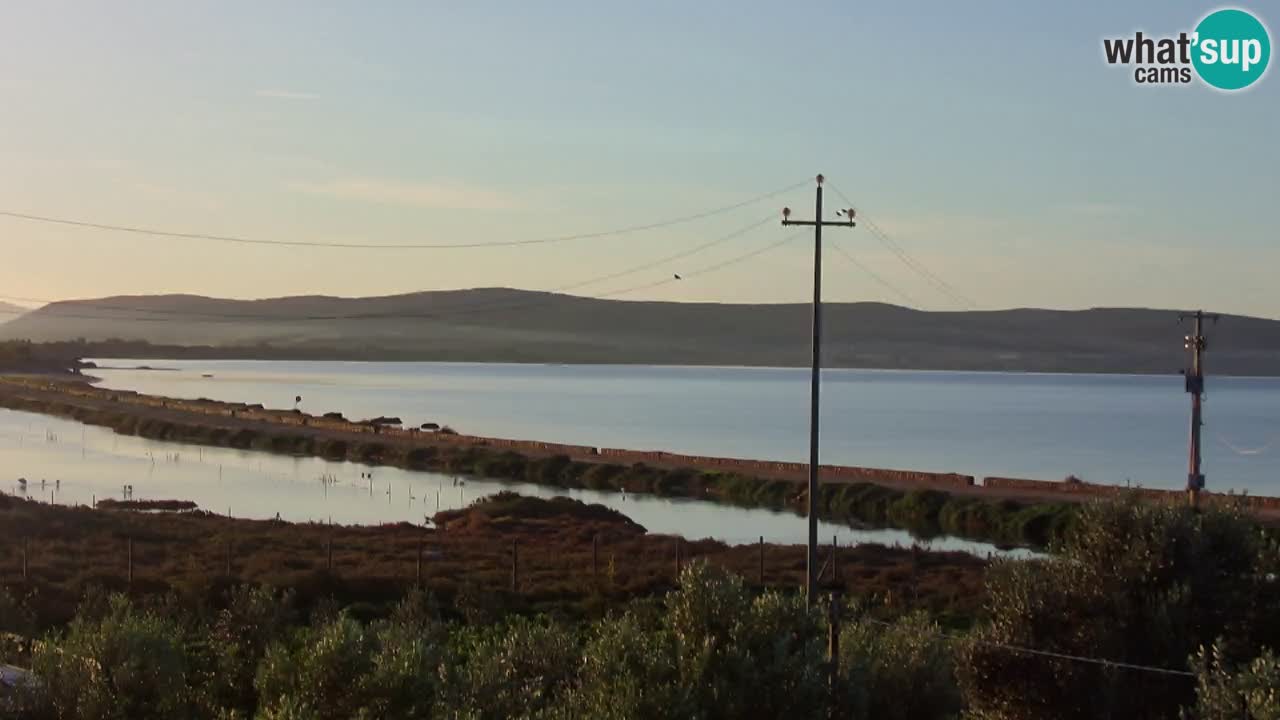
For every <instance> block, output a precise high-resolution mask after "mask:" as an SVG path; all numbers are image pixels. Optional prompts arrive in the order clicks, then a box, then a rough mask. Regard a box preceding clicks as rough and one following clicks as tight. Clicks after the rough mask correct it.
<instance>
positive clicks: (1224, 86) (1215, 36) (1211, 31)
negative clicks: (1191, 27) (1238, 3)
mask: <svg viewBox="0 0 1280 720" xmlns="http://www.w3.org/2000/svg"><path fill="white" fill-rule="evenodd" d="M1192 42H1193V43H1194V49H1193V50H1192V54H1191V63H1192V65H1194V66H1195V68H1196V73H1197V74H1199V75H1200V79H1201V80H1203V81H1205V82H1206V83H1208V84H1209V85H1211V86H1213V87H1215V88H1218V89H1219V90H1243V89H1244V88H1247V87H1249V86H1250V85H1252V84H1254V83H1255V82H1257V81H1258V79H1259V78H1261V77H1262V75H1263V73H1265V72H1266V71H1267V63H1268V62H1269V61H1270V60H1271V36H1270V35H1269V34H1268V33H1267V28H1266V26H1265V25H1263V24H1262V21H1261V20H1258V18H1256V17H1254V16H1253V15H1252V14H1251V13H1248V12H1245V11H1244V10H1236V9H1234V8H1229V9H1225V10H1217V11H1215V12H1212V13H1209V14H1208V15H1206V16H1205V18H1204V19H1203V20H1201V21H1200V24H1199V25H1197V26H1196V32H1195V36H1194V40H1192Z"/></svg>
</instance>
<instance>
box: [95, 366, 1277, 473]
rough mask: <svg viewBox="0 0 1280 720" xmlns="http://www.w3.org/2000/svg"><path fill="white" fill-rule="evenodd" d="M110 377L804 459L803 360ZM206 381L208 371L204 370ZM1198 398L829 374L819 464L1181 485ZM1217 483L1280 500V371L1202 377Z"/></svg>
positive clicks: (1113, 380)
mask: <svg viewBox="0 0 1280 720" xmlns="http://www.w3.org/2000/svg"><path fill="white" fill-rule="evenodd" d="M101 364H104V365H117V366H134V365H139V364H146V365H151V366H153V367H159V366H163V367H172V368H178V370H177V371H175V372H149V371H134V370H102V371H97V372H96V374H98V375H100V376H102V377H103V378H104V379H105V385H106V386H108V387H115V388H126V389H132V390H137V391H140V392H146V393H158V394H165V395H174V396H180V397H188V398H195V397H209V398H215V399H219V400H233V401H244V402H261V403H265V404H266V405H267V406H268V407H281V408H288V407H292V406H293V400H294V397H295V396H297V395H301V396H302V398H303V402H302V407H303V408H304V409H306V410H308V411H311V412H316V413H319V412H326V411H330V410H339V411H342V412H344V413H346V415H347V417H351V418H363V417H373V416H377V415H395V416H399V417H401V418H403V419H404V420H405V421H406V423H412V424H415V425H416V424H418V423H422V422H425V421H433V422H439V423H442V424H448V425H452V426H453V427H454V428H456V429H458V430H459V431H461V432H466V433H474V434H478V435H491V436H498V437H510V438H521V439H537V440H547V441H555V442H567V443H575V444H584V445H597V446H610V447H623V448H632V449H640V450H644V449H660V450H671V451H678V452H690V453H698V454H707V455H728V456H737V457H748V458H762V459H776V460H794V461H805V460H806V459H807V452H808V439H807V438H808V435H807V433H808V385H807V383H808V373H807V371H806V370H802V369H757V368H686V367H644V366H543V365H493V364H469V363H341V362H259V361H156V360H145V361H142V360H140V361H134V360H104V361H101ZM204 374H212V375H213V377H212V378H204V377H202V375H204ZM1188 406H1189V399H1188V396H1187V395H1186V393H1185V392H1183V388H1182V378H1181V377H1180V376H1176V375H1174V376H1168V377H1157V376H1129V375H1031V374H1003V373H950V372H890V371H861V370H835V371H829V372H827V373H825V375H824V380H823V408H822V410H823V413H822V415H823V434H822V443H823V455H822V459H823V461H824V462H831V463H841V464H853V465H868V466H873V467H889V468H903V469H912V470H935V471H946V472H960V473H965V474H971V475H977V476H983V475H1012V476H1018V477H1033V478H1042V479H1049V480H1056V479H1061V478H1063V477H1066V476H1067V475H1068V474H1074V475H1077V476H1079V477H1082V478H1084V479H1086V480H1090V481H1094V482H1104V483H1114V484H1121V485H1123V484H1125V483H1126V482H1132V483H1133V484H1135V485H1136V484H1141V485H1145V486H1148V487H1162V488H1180V487H1182V486H1184V485H1185V482H1186V472H1187V471H1186V438H1187V423H1188ZM1205 412H1206V422H1207V425H1206V427H1205V434H1204V442H1205V464H1204V469H1205V473H1206V475H1207V477H1208V482H1209V487H1210V488H1211V489H1235V490H1241V491H1249V492H1251V493H1253V494H1258V495H1280V472H1277V471H1278V470H1280V442H1278V441H1280V379H1277V378H1216V377H1211V378H1209V381H1208V396H1207V402H1206V404H1205Z"/></svg>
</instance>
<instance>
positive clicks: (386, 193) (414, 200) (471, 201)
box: [288, 178, 520, 210]
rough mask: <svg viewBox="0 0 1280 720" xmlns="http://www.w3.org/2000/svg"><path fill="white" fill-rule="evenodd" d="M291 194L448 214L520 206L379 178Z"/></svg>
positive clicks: (459, 189)
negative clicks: (438, 210) (437, 210)
mask: <svg viewBox="0 0 1280 720" xmlns="http://www.w3.org/2000/svg"><path fill="white" fill-rule="evenodd" d="M288 187H289V189H290V190H293V191H294V192H300V193H305V194H308V195H321V196H325V197H332V198H339V199H342V200H360V201H364V202H373V203H379V204H384V205H407V206H411V207H422V208H436V209H451V210H511V209H514V208H516V207H519V205H520V203H518V202H517V201H516V198H514V197H513V196H511V195H509V194H507V193H504V192H500V191H497V190H490V189H486V188H476V187H468V186H465V185H461V184H458V183H437V182H409V181H403V180H388V179H381V178H342V179H337V180H328V181H324V182H295V183H290V184H289V186H288Z"/></svg>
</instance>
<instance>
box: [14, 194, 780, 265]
mask: <svg viewBox="0 0 1280 720" xmlns="http://www.w3.org/2000/svg"><path fill="white" fill-rule="evenodd" d="M803 184H804V183H803V182H800V183H795V184H792V185H788V186H786V187H783V188H779V189H777V190H772V191H770V192H767V193H764V194H762V195H756V196H755V197H752V198H749V199H747V200H743V201H741V202H736V203H733V204H731V205H723V206H721V207H717V208H713V209H711V210H705V211H703V212H699V213H694V214H692V215H682V216H680V217H676V218H671V219H668V220H660V221H658V222H652V223H646V224H642V225H630V226H626V227H622V228H615V229H613V230H603V231H598V232H589V233H577V234H572V235H558V236H554V237H545V238H534V239H530V240H499V241H495V242H464V243H417V244H382V243H345V242H307V241H303V240H270V239H265V238H248V237H240V236H236V235H214V234H209V233H199V232H181V231H170V230H156V229H153V228H144V227H137V226H132V225H111V224H108V223H100V222H92V221H88V220H78V219H72V218H64V217H54V216H49V215H34V214H31V213H23V212H17V211H13V210H0V216H4V217H10V218H15V219H18V220H26V221H30V222H39V223H46V224H54V225H67V226H71V227H79V228H88V229H92V230H106V231H111V232H121V233H131V234H135V235H146V236H149V237H167V238H178V239H183V240H208V241H214V242H226V243H237V244H241V245H272V246H284V247H314V248H333V249H346V250H449V249H475V248H487V247H516V246H524V245H545V244H549V243H559V242H567V241H570V240H590V239H595V238H603V237H614V236H618V235H628V234H631V233H637V232H644V231H646V230H656V229H659V228H664V227H670V226H672V225H680V224H682V223H688V222H693V221H695V220H701V219H703V218H708V217H712V216H714V215H719V214H722V213H726V212H730V211H733V210H737V209H739V208H744V207H747V206H748V205H753V204H755V203H758V202H761V201H763V200H767V199H769V198H772V197H775V196H777V195H781V194H783V193H785V192H788V191H791V190H794V189H796V188H798V187H800V186H801V185H803Z"/></svg>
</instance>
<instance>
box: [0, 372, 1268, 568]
mask: <svg viewBox="0 0 1280 720" xmlns="http://www.w3.org/2000/svg"><path fill="white" fill-rule="evenodd" d="M0 406H3V407H8V408H10V409H15V410H27V411H32V412H40V413H44V414H49V415H57V416H62V417H68V418H71V419H74V420H77V421H80V422H85V423H89V424H94V425H101V426H106V427H110V428H112V429H113V430H115V431H116V432H119V433H123V434H132V435H141V436H145V437H149V438H152V439H159V440H171V441H181V442H188V443H192V444H206V445H218V446H226V447H239V448H243V449H251V450H263V451H270V452H277V453H289V454H304V455H313V456H318V457H323V458H326V459H330V460H350V461H355V462H362V463H366V464H371V465H396V466H400V467H404V468H406V469H410V470H429V471H438V470H444V471H449V472H462V473H466V474H472V475H480V476H486V477H491V478H495V479H510V480H524V481H529V482H534V483H538V484H543V485H550V486H560V487H585V488H591V489H606V490H607V489H614V490H622V491H625V492H648V493H652V494H655V495H664V496H676V497H690V498H695V499H703V500H709V501H717V502H723V503H728V504H738V505H746V506H757V507H771V508H775V509H777V508H786V509H791V510H797V509H800V508H802V507H803V506H804V501H805V483H804V480H805V479H806V477H807V472H808V466H807V464H804V463H790V462H770V461H757V460H742V459H736V458H717V457H706V456H692V455H682V454H677V453H666V452H661V451H634V450H625V449H615V448H594V447H585V446H575V445H563V444H557V443H544V442H529V441H519V440H506V439H501V438H486V437H478V436H470V435H459V434H445V433H439V432H430V431H419V430H416V429H415V430H404V429H400V428H392V427H387V426H381V427H378V426H371V425H367V424H358V423H353V422H349V421H346V420H339V419H336V418H333V417H317V416H313V415H308V414H306V413H302V412H297V411H285V410H269V409H266V408H263V407H261V406H260V405H246V404H243V403H226V402H218V401H211V400H194V401H193V400H182V399H176V398H166V397H161V396H150V395H142V394H138V393H135V392H132V391H119V390H107V389H104V388H100V387H95V386H93V385H91V384H88V383H86V382H83V381H82V380H81V381H77V382H68V381H67V380H66V379H65V378H64V379H60V380H51V379H48V378H18V377H12V376H6V377H0ZM822 474H823V483H822V493H823V495H822V496H821V497H820V499H819V505H820V507H821V508H822V517H823V519H826V520H833V521H836V522H841V523H848V522H850V520H858V521H860V522H866V523H871V524H879V525H881V526H885V525H887V526H890V527H897V528H901V529H906V530H912V531H919V532H920V533H921V534H925V535H928V534H948V535H955V536H958V537H963V538H970V539H976V540H983V541H988V542H995V543H997V544H1000V543H1004V544H1012V545H1017V544H1022V545H1030V546H1032V547H1044V546H1046V545H1047V544H1049V542H1050V541H1051V540H1053V539H1054V538H1055V537H1057V536H1058V535H1060V534H1061V533H1062V532H1064V531H1065V529H1066V528H1067V527H1069V525H1070V518H1071V517H1072V516H1073V515H1074V511H1073V508H1074V506H1076V505H1078V504H1079V503H1081V502H1086V501H1088V500H1092V499H1095V498H1099V497H1116V496H1119V495H1124V494H1137V495H1141V496H1143V497H1144V498H1146V499H1151V500H1168V499H1172V498H1175V497H1176V498H1181V497H1182V493H1180V492H1174V491H1162V490H1150V489H1147V490H1143V489H1127V488H1123V487H1117V486H1102V485H1092V484H1088V483H1068V482H1053V481H1037V480H1027V479H1019V478H985V479H984V480H983V482H982V484H978V483H977V480H976V478H974V477H972V476H967V475H960V474H955V473H923V472H912V471H903V470H890V469H880V468H859V467H851V466H830V465H824V466H822ZM1226 499H1230V500H1231V501H1233V502H1242V503H1244V504H1246V505H1248V506H1249V508H1250V509H1251V510H1253V511H1254V513H1255V515H1257V516H1258V517H1259V519H1260V520H1275V519H1277V517H1280V499H1276V498H1260V497H1253V496H1223V495H1213V494H1209V493H1206V501H1208V502H1216V501H1222V500H1226Z"/></svg>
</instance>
